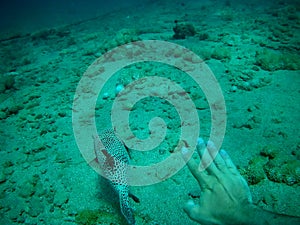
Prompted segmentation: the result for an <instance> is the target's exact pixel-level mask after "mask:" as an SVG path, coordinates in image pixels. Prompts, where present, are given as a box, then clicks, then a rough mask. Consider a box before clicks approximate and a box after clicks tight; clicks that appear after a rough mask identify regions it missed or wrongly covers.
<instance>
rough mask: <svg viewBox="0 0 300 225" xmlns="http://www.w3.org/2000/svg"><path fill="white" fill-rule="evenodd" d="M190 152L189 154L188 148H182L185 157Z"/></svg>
mask: <svg viewBox="0 0 300 225" xmlns="http://www.w3.org/2000/svg"><path fill="white" fill-rule="evenodd" d="M188 152H189V150H188V149H187V148H186V147H182V148H181V153H182V154H183V155H186V154H188Z"/></svg>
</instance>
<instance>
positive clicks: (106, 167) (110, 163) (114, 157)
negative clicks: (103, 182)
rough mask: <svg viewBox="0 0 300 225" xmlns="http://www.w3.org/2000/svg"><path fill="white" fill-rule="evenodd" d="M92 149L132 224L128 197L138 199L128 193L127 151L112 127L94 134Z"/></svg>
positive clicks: (133, 219) (133, 220)
mask: <svg viewBox="0 0 300 225" xmlns="http://www.w3.org/2000/svg"><path fill="white" fill-rule="evenodd" d="M94 151H95V154H96V160H97V162H98V164H99V165H100V168H101V169H102V170H103V172H104V174H105V176H106V178H107V179H109V182H110V184H111V186H112V188H113V189H114V190H115V191H116V192H117V193H118V194H119V199H120V207H121V212H122V214H123V215H124V217H125V218H126V220H127V222H128V224H130V225H134V224H135V218H134V215H133V210H132V208H131V207H130V202H129V197H132V198H133V199H134V201H135V202H139V199H138V198H137V197H135V196H134V195H132V194H130V193H129V187H128V183H127V177H126V175H127V165H128V164H129V156H128V152H127V150H126V148H125V146H124V144H123V143H122V141H121V140H120V139H119V138H118V137H117V136H116V134H115V132H114V130H113V129H107V130H104V131H103V132H101V133H100V136H99V137H98V136H94Z"/></svg>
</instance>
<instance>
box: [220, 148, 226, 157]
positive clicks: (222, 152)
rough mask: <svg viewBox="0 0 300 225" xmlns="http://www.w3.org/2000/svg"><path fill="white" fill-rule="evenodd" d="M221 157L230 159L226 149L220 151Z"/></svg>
mask: <svg viewBox="0 0 300 225" xmlns="http://www.w3.org/2000/svg"><path fill="white" fill-rule="evenodd" d="M220 155H221V156H223V157H228V154H227V152H226V151H225V150H224V149H221V150H220Z"/></svg>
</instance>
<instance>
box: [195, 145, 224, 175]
mask: <svg viewBox="0 0 300 225" xmlns="http://www.w3.org/2000/svg"><path fill="white" fill-rule="evenodd" d="M210 150H211V149H209V148H205V149H202V150H201V151H200V158H201V161H200V164H199V170H200V171H203V170H206V171H207V172H208V174H211V175H216V174H218V173H219V171H218V168H217V167H216V165H215V164H214V163H213V158H212V157H211V154H210V152H209V151H210Z"/></svg>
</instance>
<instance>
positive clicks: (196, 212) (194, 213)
mask: <svg viewBox="0 0 300 225" xmlns="http://www.w3.org/2000/svg"><path fill="white" fill-rule="evenodd" d="M183 210H184V211H185V212H186V214H187V215H188V216H189V217H190V218H191V219H192V220H195V221H198V222H199V220H200V218H199V216H200V215H201V207H200V206H199V205H196V204H195V203H194V201H193V200H189V201H188V202H187V203H186V204H185V205H184V207H183Z"/></svg>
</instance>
